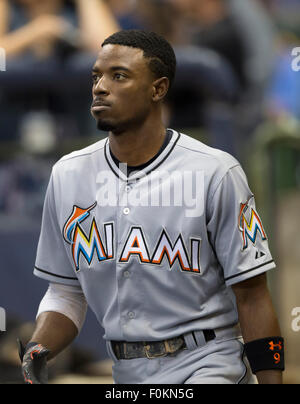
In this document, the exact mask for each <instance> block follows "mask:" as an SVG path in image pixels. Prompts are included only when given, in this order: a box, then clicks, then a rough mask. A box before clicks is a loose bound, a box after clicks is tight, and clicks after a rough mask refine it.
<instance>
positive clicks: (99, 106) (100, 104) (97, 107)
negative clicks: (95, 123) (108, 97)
mask: <svg viewBox="0 0 300 404" xmlns="http://www.w3.org/2000/svg"><path fill="white" fill-rule="evenodd" d="M110 107H111V105H110V104H109V103H107V102H104V101H101V100H99V101H94V102H93V104H92V108H91V109H92V112H101V111H104V110H106V109H108V108H110Z"/></svg>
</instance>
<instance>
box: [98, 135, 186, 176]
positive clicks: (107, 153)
mask: <svg viewBox="0 0 300 404" xmlns="http://www.w3.org/2000/svg"><path fill="white" fill-rule="evenodd" d="M170 130H171V131H172V133H173V134H172V137H171V139H170V141H169V144H168V145H167V146H166V148H165V149H164V150H163V151H162V153H160V154H159V155H158V156H157V158H156V159H154V160H153V161H152V163H151V164H149V165H148V166H147V167H145V168H144V169H143V170H141V171H137V172H134V173H132V174H131V175H130V176H129V177H128V176H127V175H126V173H125V171H126V165H125V164H124V165H121V166H120V167H119V166H117V165H116V163H115V162H114V160H113V158H112V157H111V154H110V150H109V139H108V138H107V140H106V143H105V147H104V155H105V159H106V161H107V164H108V165H109V167H110V169H111V170H112V171H113V173H114V174H115V175H116V176H117V177H118V178H119V179H121V180H122V181H129V180H130V181H134V180H137V179H139V178H142V177H144V176H146V175H148V174H150V173H151V171H153V170H156V169H157V168H158V167H159V166H160V165H161V164H162V163H163V162H164V161H165V160H166V159H167V158H168V157H169V155H170V154H171V153H172V151H173V149H174V148H175V146H176V144H177V142H178V140H179V138H180V133H178V132H176V131H175V130H173V129H170Z"/></svg>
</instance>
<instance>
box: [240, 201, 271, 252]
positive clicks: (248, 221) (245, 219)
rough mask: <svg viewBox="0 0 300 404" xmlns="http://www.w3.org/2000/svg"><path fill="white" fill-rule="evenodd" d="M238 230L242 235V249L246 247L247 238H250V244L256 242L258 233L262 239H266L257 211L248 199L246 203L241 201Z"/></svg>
mask: <svg viewBox="0 0 300 404" xmlns="http://www.w3.org/2000/svg"><path fill="white" fill-rule="evenodd" d="M239 230H240V232H241V233H242V237H243V248H242V250H243V251H244V250H245V249H246V248H247V247H248V240H250V241H251V242H252V244H255V243H256V239H257V235H258V233H260V235H261V238H262V240H267V235H266V232H265V231H264V228H263V225H262V222H261V219H260V217H259V216H258V214H257V212H256V211H255V210H254V209H253V208H251V207H250V206H249V200H248V201H247V202H246V203H241V207H240V213H239Z"/></svg>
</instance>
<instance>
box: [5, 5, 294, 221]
mask: <svg viewBox="0 0 300 404" xmlns="http://www.w3.org/2000/svg"><path fill="white" fill-rule="evenodd" d="M297 7H299V2H298V1H297V0H264V1H263V0H106V1H105V0H88V1H85V0H42V1H41V0H0V48H3V49H5V51H6V71H5V72H1V73H0V122H1V126H0V144H1V147H0V150H1V152H0V214H3V213H5V214H12V215H13V216H14V217H15V215H20V216H22V217H23V218H24V216H31V220H32V219H33V218H37V220H39V215H38V214H37V213H39V212H40V209H41V206H42V202H43V196H44V192H45V182H47V179H48V177H49V167H51V165H52V164H53V162H54V161H55V160H56V159H57V158H59V157H60V156H61V154H63V153H64V152H69V151H70V150H72V145H76V144H77V143H76V142H79V143H80V145H81V144H85V142H86V143H88V142H89V139H94V138H96V139H98V138H99V137H101V136H102V135H103V136H104V134H100V133H99V132H98V133H97V132H96V129H95V125H94V122H93V120H92V118H91V116H90V112H89V110H90V103H91V79H90V77H91V73H90V72H91V67H92V65H93V62H94V61H95V58H96V55H97V51H98V49H99V47H100V45H101V43H102V41H103V40H104V39H105V38H106V37H107V36H109V35H110V34H112V33H113V32H115V31H117V30H119V29H134V28H141V29H146V30H153V31H156V32H158V33H160V34H162V35H163V36H165V37H166V38H167V39H168V40H169V41H170V42H171V43H172V45H173V46H174V48H175V50H176V55H177V59H178V72H177V79H176V83H175V85H174V87H173V88H172V91H171V92H170V94H169V97H168V100H167V102H166V105H165V123H166V125H167V126H169V127H173V128H175V129H179V130H186V131H187V130H188V129H191V130H192V129H196V130H202V131H203V134H204V138H205V140H206V142H207V143H208V144H210V145H211V146H213V147H217V148H220V149H223V150H225V151H228V152H229V153H231V154H233V155H234V156H236V157H237V158H238V159H239V160H241V161H243V158H244V156H245V155H247V149H248V148H249V147H250V146H249V145H250V142H251V139H252V137H253V134H254V133H255V130H256V128H257V126H258V125H259V124H260V123H261V122H262V120H265V119H277V118H279V117H281V116H282V115H287V114H288V115H289V114H290V115H292V116H294V117H295V118H299V117H300V112H299V111H300V108H299V98H300V95H299V94H300V92H299V91H298V90H299V78H298V77H299V76H297V81H298V83H296V82H295V79H296V76H295V75H293V71H292V70H291V68H290V63H291V55H290V50H291V47H293V46H296V45H297V40H298V34H299V32H298V31H299V21H298V20H297V14H298V15H299V13H297V12H295V11H296V10H299V8H297ZM297 29H298V31H297ZM88 138H89V139H88ZM70 145H71V146H70ZM63 146H65V149H64V147H63ZM73 147H74V146H73Z"/></svg>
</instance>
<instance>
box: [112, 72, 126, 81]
mask: <svg viewBox="0 0 300 404" xmlns="http://www.w3.org/2000/svg"><path fill="white" fill-rule="evenodd" d="M113 77H114V80H117V81H120V80H124V79H125V78H126V76H125V74H123V73H115V74H114V76H113Z"/></svg>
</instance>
